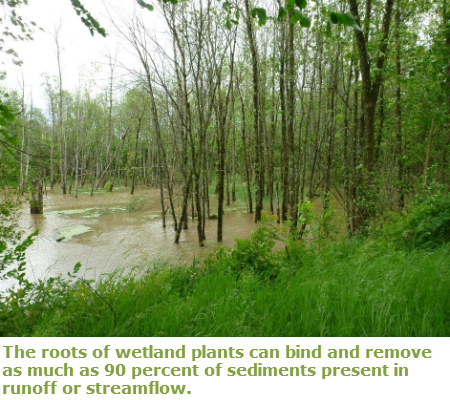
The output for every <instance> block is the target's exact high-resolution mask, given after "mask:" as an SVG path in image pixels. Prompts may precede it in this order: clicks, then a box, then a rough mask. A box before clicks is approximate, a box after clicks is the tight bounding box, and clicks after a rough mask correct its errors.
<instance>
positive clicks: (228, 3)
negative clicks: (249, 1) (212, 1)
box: [222, 1, 231, 12]
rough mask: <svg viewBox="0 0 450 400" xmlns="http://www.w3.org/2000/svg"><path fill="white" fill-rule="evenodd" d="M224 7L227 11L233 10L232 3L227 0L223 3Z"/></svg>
mask: <svg viewBox="0 0 450 400" xmlns="http://www.w3.org/2000/svg"><path fill="white" fill-rule="evenodd" d="M222 7H223V9H224V10H225V11H228V12H231V3H230V2H229V1H225V2H224V3H223V4H222Z"/></svg>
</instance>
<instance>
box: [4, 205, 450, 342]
mask: <svg viewBox="0 0 450 400" xmlns="http://www.w3.org/2000/svg"><path fill="white" fill-rule="evenodd" d="M444 206H445V204H444ZM442 207H443V204H442V202H439V201H438V202H437V203H436V202H435V203H433V202H431V203H430V202H428V203H427V204H425V205H423V204H422V205H421V206H418V207H417V208H416V209H415V211H414V212H412V213H410V214H408V215H407V216H406V217H405V216H403V217H395V218H392V217H390V218H389V219H393V221H389V222H387V223H386V224H385V226H384V228H383V229H382V230H378V231H375V232H373V233H372V234H371V236H369V237H368V238H364V239H363V238H354V239H352V240H343V241H339V242H337V241H336V242H333V241H329V240H326V239H323V237H321V236H320V235H319V236H318V237H317V238H316V239H317V240H316V241H314V242H313V243H312V245H309V246H305V245H304V243H303V242H302V241H294V240H288V241H287V242H286V243H284V244H283V246H285V247H284V248H283V249H282V250H281V251H274V250H273V248H274V243H275V241H276V240H279V236H280V235H279V232H277V231H276V230H275V229H273V228H272V227H265V226H261V227H260V229H258V230H257V231H255V232H254V233H253V235H252V238H251V239H249V240H241V241H237V243H236V245H235V247H234V248H232V249H224V248H220V249H218V250H216V252H214V253H213V254H211V255H210V256H209V257H208V258H207V259H206V260H205V261H204V262H202V263H201V264H194V265H191V266H178V267H177V266H170V267H169V266H167V265H159V266H157V267H154V266H152V267H151V268H148V270H146V271H139V272H137V271H135V272H134V273H132V274H128V275H127V276H122V277H119V276H113V277H109V278H106V279H104V280H103V281H101V282H98V283H94V282H86V281H84V280H80V279H77V278H76V276H75V275H74V276H72V277H69V279H62V278H57V279H52V280H50V281H47V282H45V283H44V282H41V283H39V284H31V283H29V282H27V281H24V280H23V279H24V278H23V277H22V278H20V272H19V273H17V274H16V279H17V280H18V282H19V284H20V289H16V290H15V291H11V292H10V293H9V297H7V298H5V299H4V301H3V302H2V303H1V308H0V317H1V319H0V333H1V334H2V335H16V336H20V335H25V336H29V335H32V336H449V335H450V290H449V289H450V261H449V260H450V244H449V243H448V240H447V236H446V235H447V233H448V232H447V230H449V229H450V227H449V224H448V221H445V218H444V217H443V216H442V215H441V214H442V213H441V214H440V216H439V217H436V220H435V221H433V218H432V216H433V215H434V214H433V213H435V211H436V209H442ZM449 216H450V214H449ZM449 218H450V217H449ZM420 219H421V220H422V223H419V222H418V221H419V220H420ZM436 221H439V223H437V222H436ZM441 222H442V223H441ZM427 224H428V225H427ZM427 226H428V228H426V227H427ZM432 228H433V229H435V230H434V231H433V232H431V229H432ZM424 229H426V230H427V232H428V233H427V234H425V233H424ZM413 230H415V231H413ZM411 235H412V236H411ZM27 285H28V286H27Z"/></svg>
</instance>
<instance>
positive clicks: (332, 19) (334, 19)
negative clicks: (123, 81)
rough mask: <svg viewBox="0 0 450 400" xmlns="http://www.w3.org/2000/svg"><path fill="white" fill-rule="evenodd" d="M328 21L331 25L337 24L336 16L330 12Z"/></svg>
mask: <svg viewBox="0 0 450 400" xmlns="http://www.w3.org/2000/svg"><path fill="white" fill-rule="evenodd" d="M330 19H331V22H332V23H333V24H337V23H339V20H338V17H337V14H336V13H335V12H330Z"/></svg>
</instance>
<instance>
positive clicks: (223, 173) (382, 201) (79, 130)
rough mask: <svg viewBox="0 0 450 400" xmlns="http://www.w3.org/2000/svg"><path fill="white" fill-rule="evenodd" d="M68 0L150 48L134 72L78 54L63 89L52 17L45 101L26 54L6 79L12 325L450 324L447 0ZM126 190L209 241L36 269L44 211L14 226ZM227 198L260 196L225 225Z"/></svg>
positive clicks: (178, 230)
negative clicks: (34, 225) (188, 252)
mask: <svg viewBox="0 0 450 400" xmlns="http://www.w3.org/2000/svg"><path fill="white" fill-rule="evenodd" d="M66 1H67V2H69V0H66ZM16 3H17V4H16V5H11V4H9V3H8V2H4V1H3V0H2V1H1V5H2V7H3V8H4V10H5V13H6V15H9V16H10V17H8V18H10V21H9V22H10V24H11V25H12V28H8V24H7V19H4V20H1V21H0V24H2V25H4V26H5V27H6V28H4V31H5V32H6V33H4V35H6V36H10V37H11V36H12V38H13V42H14V41H19V40H28V39H30V38H32V35H33V29H34V28H33V26H32V25H30V24H28V25H27V24H26V23H25V22H24V21H23V20H22V19H21V18H20V16H18V14H17V10H16V8H18V9H19V10H20V7H26V6H27V2H26V1H24V0H22V1H19V2H16ZM71 3H72V5H73V7H74V8H75V12H76V13H77V14H78V15H79V16H81V18H82V21H80V24H79V29H80V30H85V29H89V30H90V31H91V33H92V34H93V35H96V36H101V37H103V36H106V35H112V34H114V35H117V37H119V38H120V39H121V40H122V41H123V43H125V44H126V46H127V48H128V49H129V52H130V54H132V55H133V57H135V59H136V60H137V62H136V64H135V65H134V67H133V69H131V70H130V69H128V70H127V74H124V73H123V69H124V67H123V64H122V60H121V59H120V58H118V57H117V56H116V55H114V54H111V53H108V55H107V56H105V57H104V59H103V60H102V64H103V68H104V79H103V80H102V82H101V83H100V84H98V83H96V82H93V79H94V78H92V76H91V75H90V74H89V73H85V74H80V77H79V84H78V89H77V90H75V91H72V90H69V89H67V88H66V84H65V77H64V55H65V52H63V51H62V47H61V38H60V33H59V29H56V28H55V31H54V32H53V41H54V49H55V54H56V57H55V60H54V63H55V65H56V66H57V69H58V73H57V74H56V75H54V76H52V75H49V74H45V75H44V76H43V77H42V85H43V87H44V89H45V104H46V107H45V108H39V107H36V106H34V105H33V98H32V97H31V96H30V95H29V94H27V90H26V80H27V77H26V76H23V80H22V82H21V90H15V89H14V90H13V89H12V88H11V85H10V84H9V83H8V75H6V76H3V79H2V80H1V81H0V98H1V104H0V107H1V108H0V111H1V115H0V186H1V188H2V195H1V196H2V202H3V203H2V206H1V212H2V217H1V218H2V220H1V221H0V222H1V225H2V226H1V228H0V229H1V231H0V257H1V258H0V263H1V264H0V265H1V266H0V274H1V275H2V279H3V280H4V281H7V280H13V281H14V282H15V285H13V286H5V289H4V291H3V294H2V295H1V297H0V299H1V301H0V315H1V321H0V334H2V335H6V336H9V335H13V336H29V335H38V336H39V335H45V336H59V335H63V336H85V335H94V336H95V335H98V336H102V335H115V336H117V335H118V336H152V335H153V336H196V335H203V336H210V335H212V336H298V335H302V336H447V335H448V334H449V333H450V330H449V326H450V325H449V322H450V311H449V310H450V307H449V306H450V291H449V290H448V289H449V287H450V286H449V285H450V262H449V261H448V260H450V257H449V256H450V245H449V241H450V194H449V188H450V181H449V173H450V160H449V158H450V154H449V151H450V134H449V127H450V124H449V123H450V6H449V5H448V4H447V1H446V0H433V1H428V2H425V1H406V0H348V1H344V0H335V1H327V0H317V1H306V0H276V1H275V0H267V1H260V2H255V1H253V0H237V1H234V0H230V1H228V0H225V1H221V0H201V1H196V0H186V1H177V0H173V1H172V0H171V1H169V0H162V1H155V2H154V3H152V4H149V3H147V2H144V1H140V0H136V4H137V8H136V10H139V12H134V13H133V14H132V16H125V15H124V16H123V17H122V18H117V17H112V16H111V18H110V19H111V20H110V21H109V23H110V25H111V28H108V29H106V30H105V29H104V28H103V26H104V23H106V21H102V20H101V19H100V18H98V20H97V19H95V18H94V17H96V16H95V15H94V16H93V15H91V14H90V13H89V11H88V10H87V9H85V8H84V7H83V6H82V5H81V3H80V2H79V1H71ZM86 8H89V6H88V5H86ZM8 13H9V14H8ZM19 13H20V11H19ZM144 13H145V17H146V18H149V20H151V18H152V15H153V14H158V15H159V16H160V19H161V21H163V24H164V34H162V33H161V34H160V35H156V34H155V33H154V32H153V31H152V30H151V29H149V27H148V22H146V21H147V20H146V19H145V18H143V17H142V15H143V14H144ZM110 15H111V14H110ZM17 21H19V23H17ZM15 22H16V23H15ZM84 25H86V26H84ZM60 28H61V27H60ZM10 29H16V30H18V31H19V33H15V34H13V33H12V30H10ZM14 35H16V36H14ZM27 36H30V37H29V38H27ZM0 43H2V42H0ZM1 51H2V53H3V55H5V57H10V58H11V59H10V61H9V62H18V61H17V59H18V57H19V56H20V55H17V54H15V52H14V51H9V50H6V47H4V46H2V47H1ZM94 86H96V87H97V88H98V90H92V88H93V87H94ZM140 191H141V192H140ZM114 193H126V195H127V196H129V197H127V199H128V198H130V199H131V200H130V201H131V203H130V204H134V206H135V205H136V204H137V201H135V199H136V198H137V197H136V196H138V195H139V193H141V195H142V196H144V197H145V196H147V195H148V196H151V198H152V199H154V200H155V201H154V202H153V211H152V212H153V214H156V217H157V218H156V222H157V224H158V226H159V227H160V229H164V230H166V231H170V232H171V234H170V236H167V238H168V239H166V240H170V242H171V243H170V244H167V243H166V244H165V245H167V246H180V242H183V240H186V239H183V238H185V236H184V235H185V234H186V232H187V231H188V230H193V231H195V237H196V239H195V242H196V246H200V247H203V246H205V245H206V246H207V247H208V243H210V246H209V249H212V250H211V251H208V252H205V253H202V257H201V258H200V259H197V258H196V257H194V258H193V260H192V261H191V260H190V261H189V262H188V264H187V265H173V264H172V263H171V260H165V261H158V262H157V263H156V264H157V265H155V263H150V264H151V265H141V266H140V267H142V268H143V270H144V271H145V272H139V273H135V272H134V270H131V272H125V273H124V272H123V271H121V272H120V273H115V272H114V273H112V274H109V275H108V276H107V277H103V278H101V279H99V280H95V279H86V278H83V277H80V276H79V275H77V273H78V272H79V271H80V268H81V267H82V265H81V264H79V263H77V264H76V265H75V264H74V265H73V267H74V271H71V272H69V273H68V277H66V278H62V277H61V276H56V277H55V276H52V277H51V278H48V279H37V280H33V279H32V278H30V276H29V275H27V257H26V254H27V251H28V248H31V247H32V244H33V242H34V240H36V238H39V235H40V233H38V232H37V231H36V232H26V233H24V232H21V229H20V227H19V226H18V225H17V224H16V221H17V220H19V219H20V217H19V215H20V214H23V213H25V214H28V213H29V212H30V211H31V213H33V214H37V215H38V216H39V215H40V214H42V217H44V218H49V217H46V201H49V200H47V199H50V198H55V199H56V198H58V199H63V200H60V201H61V202H66V201H69V200H66V199H67V198H70V199H71V200H70V202H71V203H70V204H76V201H77V200H75V199H79V200H80V199H81V198H83V199H85V200H83V204H84V207H86V206H85V204H89V200H86V199H89V198H92V199H95V198H96V197H97V198H101V199H103V198H106V196H108V195H114ZM100 196H103V197H100ZM133 196H134V197H133ZM99 201H100V202H101V201H103V200H99ZM105 201H106V200H105ZM127 201H128V200H127ZM133 201H134V203H133ZM143 201H144V200H143ZM232 207H236V208H232ZM79 208H81V207H79ZM128 208H129V210H128V211H133V207H131V206H128ZM232 213H239V214H235V215H238V217H236V218H241V217H239V215H241V214H242V217H243V216H244V214H245V215H247V214H250V215H251V219H252V224H253V226H252V228H251V230H252V232H251V233H248V234H247V237H245V238H237V239H236V242H235V244H234V245H232V246H218V247H214V246H212V244H213V243H216V242H218V243H221V242H224V236H225V234H224V231H225V229H226V228H227V222H228V221H230V220H228V219H227V218H228V216H229V215H230V214H232ZM38 216H36V218H38ZM246 218H247V217H246ZM33 221H34V220H33ZM228 223H229V224H233V222H228ZM208 224H214V225H213V230H214V234H213V235H212V234H211V231H207V227H208V226H212V225H208ZM130 229H131V228H130ZM229 229H230V232H233V226H232V225H230V226H229ZM130 232H132V231H130ZM207 233H208V234H207ZM130 234H132V233H130ZM230 235H231V234H230ZM80 237H81V236H80ZM54 239H56V241H59V238H57V237H55V238H54ZM61 239H63V237H61ZM74 240H77V239H74ZM188 240H190V241H192V240H194V239H193V238H192V237H189V239H188ZM53 242H55V240H53ZM61 244H62V245H64V243H61ZM93 246H94V250H93V251H95V245H93ZM149 246H151V244H149ZM124 250H125V249H124ZM49 264H50V262H49ZM116 267H118V268H119V267H121V268H123V267H126V265H116ZM50 294H52V300H51V301H50V300H49V296H50ZM131 298H132V299H133V302H132V304H131V302H130V299H131ZM92 310H97V311H96V312H92ZM98 310H105V311H104V312H100V311H98ZM230 315H233V318H230V317H229V316H230Z"/></svg>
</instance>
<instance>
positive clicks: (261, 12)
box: [252, 8, 267, 26]
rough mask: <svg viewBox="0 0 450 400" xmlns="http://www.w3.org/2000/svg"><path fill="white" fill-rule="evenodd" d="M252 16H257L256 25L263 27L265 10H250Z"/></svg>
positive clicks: (265, 19)
mask: <svg viewBox="0 0 450 400" xmlns="http://www.w3.org/2000/svg"><path fill="white" fill-rule="evenodd" d="M252 16H253V18H255V17H256V16H258V25H259V26H263V25H265V24H266V22H267V14H266V10H265V9H264V8H254V9H253V10H252Z"/></svg>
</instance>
